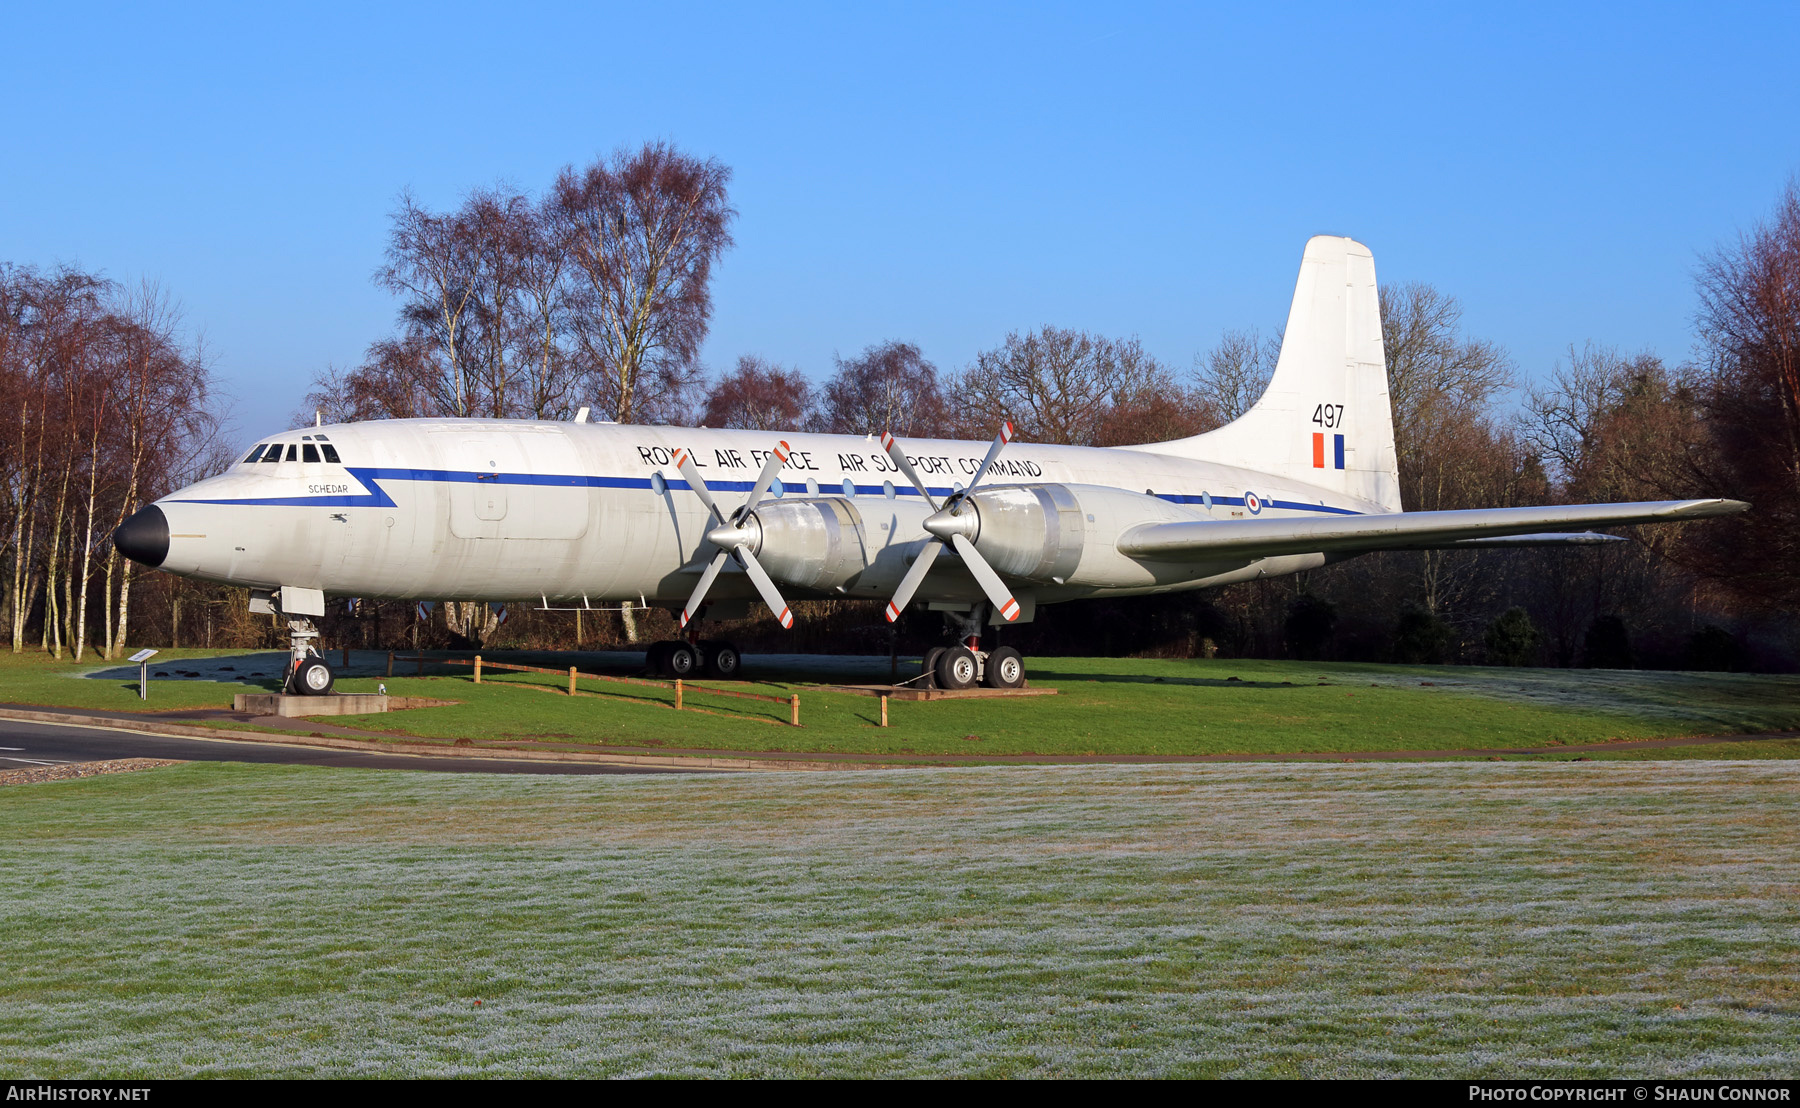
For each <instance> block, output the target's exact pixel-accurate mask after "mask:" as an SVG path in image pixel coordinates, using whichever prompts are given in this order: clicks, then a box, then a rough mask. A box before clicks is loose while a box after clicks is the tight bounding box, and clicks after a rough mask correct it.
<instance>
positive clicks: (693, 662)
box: [662, 642, 700, 681]
mask: <svg viewBox="0 0 1800 1108" xmlns="http://www.w3.org/2000/svg"><path fill="white" fill-rule="evenodd" d="M699 668H700V655H699V653H698V652H697V651H695V650H694V648H693V647H691V646H689V645H688V644H687V643H684V642H672V643H670V644H669V649H668V650H666V651H664V652H663V661H662V671H663V676H664V677H673V678H675V679H676V680H678V681H680V680H685V679H687V678H689V677H692V676H693V675H694V673H695V672H696V671H697V670H699Z"/></svg>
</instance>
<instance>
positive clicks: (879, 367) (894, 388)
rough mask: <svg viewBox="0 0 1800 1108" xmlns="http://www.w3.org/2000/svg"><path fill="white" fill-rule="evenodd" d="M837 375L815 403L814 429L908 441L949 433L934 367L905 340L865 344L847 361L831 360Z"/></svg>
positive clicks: (833, 376) (941, 394)
mask: <svg viewBox="0 0 1800 1108" xmlns="http://www.w3.org/2000/svg"><path fill="white" fill-rule="evenodd" d="M833 360H834V361H835V362H836V364H837V372H836V373H834V374H832V376H831V380H830V381H828V382H826V384H825V389H824V393H823V396H822V397H821V399H820V401H819V418H818V424H819V430H821V431H825V432H827V433H829V434H837V435H879V434H881V433H882V432H883V431H891V432H893V433H894V434H896V435H903V436H907V437H909V438H940V437H943V436H944V435H946V434H948V433H950V431H951V428H950V427H949V426H948V411H947V406H946V405H945V403H944V394H943V391H942V389H940V388H939V386H938V378H937V367H936V366H934V365H932V364H931V363H930V362H928V361H926V360H925V357H924V355H923V354H921V353H920V352H919V348H918V347H917V346H915V345H913V344H912V343H910V342H884V343H879V344H877V345H874V346H870V347H868V348H866V349H864V350H863V352H862V353H861V354H858V355H857V356H856V357H854V358H851V359H849V360H848V361H846V360H845V359H843V358H835V357H834V359H833Z"/></svg>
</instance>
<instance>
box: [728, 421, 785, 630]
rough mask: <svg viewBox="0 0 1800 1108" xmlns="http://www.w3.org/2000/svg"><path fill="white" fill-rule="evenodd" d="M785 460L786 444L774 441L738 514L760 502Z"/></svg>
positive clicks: (747, 512) (745, 511)
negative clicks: (772, 447) (771, 450)
mask: <svg viewBox="0 0 1800 1108" xmlns="http://www.w3.org/2000/svg"><path fill="white" fill-rule="evenodd" d="M787 460H788V444H787V443H785V442H778V443H776V444H775V450H774V452H773V453H771V454H770V455H769V458H768V460H767V461H765V462H763V467H762V472H761V473H759V474H757V475H756V484H755V486H753V487H752V488H751V489H750V497H749V499H747V500H745V501H744V506H743V507H742V508H740V509H738V514H739V515H740V516H741V515H748V514H749V512H750V509H752V508H754V507H756V505H757V504H758V503H759V502H761V500H762V498H763V497H764V495H766V494H767V493H768V491H769V486H770V485H773V484H774V483H775V475H776V474H777V473H780V472H781V467H782V466H784V465H786V464H787ZM771 587H773V586H771ZM782 626H784V627H785V626H787V625H786V624H782Z"/></svg>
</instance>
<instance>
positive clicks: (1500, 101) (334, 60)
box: [0, 3, 1800, 439]
mask: <svg viewBox="0 0 1800 1108" xmlns="http://www.w3.org/2000/svg"><path fill="white" fill-rule="evenodd" d="M77 10H78V9H76V8H73V7H69V6H64V8H63V9H62V10H60V11H59V10H54V6H52V5H33V6H31V7H30V8H25V7H23V6H14V7H12V9H11V10H9V11H8V13H7V15H6V18H5V25H6V28H7V30H6V34H5V41H4V44H3V45H0V58H3V59H4V61H3V62H0V95H3V96H4V101H3V102H4V103H5V104H6V105H7V106H8V110H7V112H6V118H7V128H6V137H5V139H4V142H3V143H0V259H3V260H8V261H13V262H20V263H33V264H39V265H48V264H53V263H56V262H70V263H75V264H79V265H82V266H86V267H90V268H95V269H100V270H104V271H105V272H106V273H107V274H108V275H110V276H113V277H116V278H121V279H126V280H136V279H138V278H140V277H152V278H155V279H157V280H159V281H161V282H162V283H163V284H164V285H165V286H166V287H167V288H168V289H169V290H170V291H171V292H172V293H174V294H175V295H176V296H177V297H178V298H179V299H180V301H181V303H182V304H183V306H184V307H185V310H186V318H187V321H188V323H189V325H190V326H191V327H193V328H194V329H195V330H196V331H203V332H204V334H205V337H206V341H207V344H208V347H209V348H210V350H211V352H212V354H213V356H214V359H215V365H216V368H217V372H218V375H219V378H220V382H221V385H222V387H223V389H224V390H225V391H226V392H227V393H229V394H230V395H231V396H232V397H234V398H235V400H236V403H235V404H234V406H233V419H234V421H235V423H236V431H237V432H238V433H237V435H236V437H238V438H243V439H249V438H252V437H254V436H255V435H256V434H259V433H261V432H264V431H266V430H268V429H269V428H271V427H273V426H276V425H279V424H282V423H284V421H285V420H286V418H287V417H288V415H289V414H290V413H292V412H293V411H294V410H295V409H296V408H297V407H298V406H299V403H300V398H301V396H302V395H303V394H304V393H305V392H306V391H307V386H308V382H309V380H310V378H311V377H312V375H313V374H314V373H315V372H317V371H318V370H319V369H321V368H322V367H324V366H325V365H327V364H328V363H338V364H354V363H355V362H357V361H358V360H359V359H360V357H361V355H362V352H363V350H364V348H365V347H366V346H367V345H368V343H369V342H370V341H371V340H373V339H375V338H377V337H379V336H381V335H383V334H386V333H388V332H389V331H390V330H391V329H392V327H393V318H394V309H395V304H394V302H393V300H392V299H390V298H389V297H388V295H387V294H385V293H383V292H381V291H380V290H378V289H377V288H375V287H374V285H373V284H372V283H371V282H370V280H369V277H370V274H371V272H372V271H373V270H374V269H375V267H376V265H377V264H378V263H379V262H380V260H381V253H382V248H383V245H384V241H385V236H386V232H387V227H388V213H389V211H390V210H391V209H392V207H393V203H394V199H395V197H396V195H397V194H398V193H399V192H400V190H401V189H402V188H405V187H411V188H412V189H413V190H414V191H415V192H416V193H417V194H418V195H419V196H420V197H421V199H423V200H424V201H425V202H427V203H429V204H433V205H439V206H448V205H451V204H454V203H455V202H457V200H458V199H459V198H460V197H461V195H462V194H463V193H464V192H466V191H467V190H469V189H471V188H473V187H477V186H481V185H485V184H490V183H493V182H495V181H498V180H504V181H507V182H510V183H512V184H514V185H516V186H518V187H521V188H525V189H529V190H533V191H535V190H538V189H540V188H542V187H543V186H544V185H546V184H547V183H548V182H549V181H550V179H551V178H552V177H553V175H554V174H555V173H556V171H557V170H558V169H559V168H560V167H561V166H563V165H565V164H569V163H577V164H579V163H583V162H586V161H588V160H590V159H592V158H593V157H594V156H595V155H596V154H599V153H602V152H605V151H608V150H611V149H613V148H615V147H617V146H619V145H621V144H629V145H635V144H637V143H640V142H642V141H644V140H645V139H650V138H664V139H668V140H671V141H673V142H675V143H676V144H678V145H680V146H681V147H683V148H685V149H686V150H688V151H690V152H692V153H696V154H700V155H708V156H713V157H717V158H719V159H721V160H722V161H724V162H725V163H726V164H728V165H730V166H731V167H732V169H733V171H734V178H733V184H732V197H733V201H734V203H735V205H736V207H737V208H738V210H739V212H740V216H739V219H738V222H737V224H736V227H735V234H736V238H737V245H736V247H735V248H734V249H733V250H732V251H731V252H730V253H729V254H728V255H727V256H726V257H725V259H724V262H723V265H722V267H721V269H720V270H719V272H718V275H717V278H716V282H715V285H714V322H713V328H712V333H711V337H710V339H709V341H708V343H707V346H706V349H705V352H704V356H705V358H706V360H707V362H708V363H709V364H710V365H712V366H713V367H715V368H723V367H726V366H729V364H730V363H731V362H732V361H733V360H734V359H735V357H736V356H737V355H738V354H741V353H758V354H761V355H763V356H765V357H768V358H771V359H774V360H776V361H778V362H782V363H786V364H793V365H798V366H800V367H801V368H803V369H804V370H806V371H807V372H808V373H810V374H812V375H813V376H814V377H815V378H823V377H824V376H825V375H827V374H828V373H829V372H830V371H831V359H832V355H833V353H834V352H842V353H845V354H849V353H853V352H855V351H857V350H860V349H861V348H862V347H864V346H866V345H868V344H870V343H873V342H878V341H881V340H884V339H889V338H901V339H908V340H911V341H915V342H917V343H919V344H920V345H921V346H922V347H923V348H924V350H925V352H926V354H927V356H928V357H930V358H932V359H933V360H935V361H936V362H937V363H938V364H939V366H940V367H942V368H945V369H955V368H958V367H960V366H961V365H963V364H965V363H967V362H968V361H969V360H971V359H972V357H973V356H974V354H975V353H976V352H977V351H978V350H981V349H983V348H985V347H988V346H992V345H995V344H997V343H998V342H1000V341H1001V340H1002V339H1003V338H1004V337H1005V335H1006V333H1007V332H1008V331H1011V330H1023V329H1027V328H1031V327H1035V326H1038V325H1040V324H1044V323H1054V324H1056V325H1059V326H1064V327H1081V328H1088V329H1092V330H1097V331H1100V332H1103V333H1106V334H1110V335H1115V336H1124V335H1136V336H1138V337H1139V338H1141V339H1142V340H1143V342H1144V344H1145V346H1146V347H1147V348H1148V349H1149V350H1150V351H1151V352H1152V353H1154V354H1155V355H1157V356H1158V357H1160V358H1162V359H1163V360H1164V361H1166V362H1169V363H1171V364H1172V365H1174V366H1176V367H1177V368H1181V369H1185V368H1186V367H1188V366H1189V365H1190V364H1191V362H1192V359H1193V356H1194V355H1195V353H1196V352H1199V351H1202V350H1204V349H1206V348H1208V347H1210V346H1211V345H1212V344H1213V343H1214V342H1215V341H1216V340H1217V338H1218V336H1219V333H1220V332H1221V331H1222V330H1223V329H1225V328H1228V327H1242V326H1248V325H1259V326H1262V327H1265V328H1267V327H1272V326H1275V325H1278V324H1279V323H1280V322H1281V321H1282V319H1283V318H1284V316H1285V313H1286V310H1287V301H1288V297H1289V295H1290V294H1291V291H1292V283H1293V279H1294V273H1295V269H1296V267H1297V265H1298V263H1299V258H1300V251H1301V247H1302V245H1303V244H1304V242H1305V240H1306V238H1307V237H1308V236H1309V235H1312V234H1317V233H1322V232H1324V233H1335V234H1349V235H1354V236H1356V237H1357V238H1359V239H1361V240H1362V241H1364V242H1366V243H1367V244H1368V245H1369V246H1370V247H1371V248H1372V249H1373V251H1374V253H1375V260H1376V267H1377V271H1378V274H1379V276H1380V278H1381V280H1383V281H1384V282H1395V281H1403V280H1423V281H1429V282H1432V283H1434V284H1436V285H1437V286H1439V287H1440V288H1441V289H1443V290H1444V291H1446V292H1449V293H1451V294H1452V295H1455V296H1456V297H1458V298H1459V299H1460V300H1461V301H1462V303H1463V304H1464V306H1465V309H1466V315H1465V320H1466V323H1467V326H1468V328H1469V330H1470V332H1471V333H1472V334H1475V335H1477V336H1480V337H1484V338H1489V339H1493V340H1495V341H1497V342H1499V343H1501V344H1502V345H1504V346H1505V347H1507V349H1508V350H1509V351H1511V352H1512V354H1513V356H1514V357H1515V359H1516V360H1517V361H1518V363H1519V365H1520V367H1521V369H1522V370H1523V371H1524V372H1525V373H1526V374H1527V375H1540V374H1543V373H1545V372H1547V371H1548V370H1549V369H1550V367H1551V366H1552V365H1553V363H1554V362H1555V360H1556V358H1557V357H1558V355H1559V353H1560V352H1562V351H1563V350H1565V349H1566V347H1567V346H1568V344H1570V343H1571V342H1575V343H1579V342H1582V341H1584V340H1587V339H1593V340H1596V341H1600V342H1606V343H1611V344H1615V345H1618V346H1621V347H1625V348H1628V349H1631V350H1639V349H1650V350H1654V351H1655V352H1657V353H1659V354H1662V355H1663V356H1664V357H1666V358H1670V359H1672V360H1680V359H1682V358H1685V357H1686V356H1688V354H1689V352H1690V350H1691V347H1692V341H1693V339H1692V327H1691V318H1692V313H1693V308H1694V297H1693V270H1694V266H1695V263H1696V260H1697V259H1698V257H1699V255H1700V253H1701V252H1703V251H1705V250H1708V249H1711V248H1713V247H1714V246H1716V245H1718V244H1719V243H1721V242H1723V241H1727V240H1729V239H1731V238H1732V237H1734V236H1735V235H1736V234H1737V232H1738V230H1739V229H1741V228H1743V227H1745V226H1747V225H1748V224H1749V223H1750V222H1752V221H1753V220H1755V219H1758V218H1760V217H1761V216H1762V215H1763V214H1764V213H1766V212H1767V211H1768V210H1769V209H1770V208H1771V206H1772V204H1773V201H1774V199H1775V196H1776V194H1777V192H1778V191H1779V190H1780V188H1781V187H1782V186H1783V185H1784V183H1785V182H1786V181H1787V180H1788V179H1789V178H1790V176H1792V175H1793V174H1794V173H1795V172H1796V171H1800V83H1796V82H1794V81H1793V80H1792V77H1791V67H1790V66H1789V65H1788V64H1787V62H1788V59H1787V55H1788V54H1789V53H1791V47H1792V45H1793V44H1794V43H1795V42H1797V41H1800V5H1791V4H1789V5H1706V6H1704V7H1703V6H1700V5H1693V6H1659V5H1632V6H1625V5H1619V6H1616V7H1615V6H1578V5H1555V6H1544V7H1523V8H1521V7H1519V6H1517V5H1505V6H1497V7H1490V8H1475V7H1473V6H1469V7H1452V6H1448V5H1437V6H1425V5H1421V6H1384V5H1376V4H1362V5H1343V4H1334V5H1320V6H1307V5H1300V6H1291V7H1285V8H1278V7H1276V6H1273V5H1234V6H1230V7H1220V8H1208V7H1204V6H1197V5H1104V6H1103V5H1098V4H1088V5H1067V6H1055V5H1031V6H986V7H976V6H972V5H945V6H935V7H934V6H926V5H904V6H879V5H872V4H869V5H854V6H852V5H832V6H813V7H805V6H762V5H754V6H753V5H724V6H707V5H682V6H680V7H678V8H676V7H670V8H667V9H663V10H658V7H657V6H653V5H632V6H629V7H626V6H621V7H616V8H614V7H607V6H601V5H591V4H579V5H533V4H529V3H516V4H511V5H491V4H489V5H470V6H458V5H455V4H434V5H426V6H382V5H373V6H371V5H353V6H342V5H332V4H310V5H305V6H302V7H298V8H290V9H286V10H280V11H278V10H275V9H269V8H266V7H264V6H248V5H238V6H219V7H201V6H194V5H177V6H173V7H171V8H170V9H169V10H167V11H162V10H157V9H155V8H153V7H151V6H147V5H135V6H129V7H118V8H111V9H102V8H87V7H83V8H81V9H79V14H63V11H69V12H74V11H77Z"/></svg>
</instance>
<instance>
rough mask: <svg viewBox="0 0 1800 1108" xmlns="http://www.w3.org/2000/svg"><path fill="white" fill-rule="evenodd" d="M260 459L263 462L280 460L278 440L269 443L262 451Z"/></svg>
mask: <svg viewBox="0 0 1800 1108" xmlns="http://www.w3.org/2000/svg"><path fill="white" fill-rule="evenodd" d="M262 460H263V461H265V462H279V461H280V460H281V444H280V443H278V442H272V443H270V444H269V448H268V449H267V450H265V451H263V456H262Z"/></svg>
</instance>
